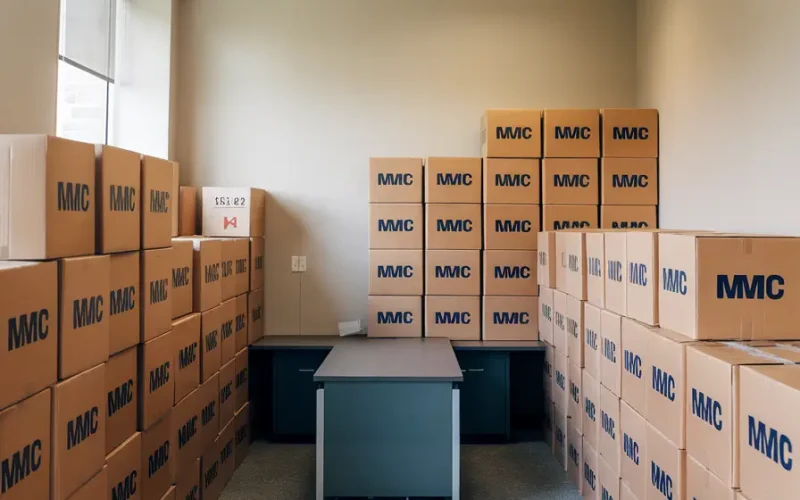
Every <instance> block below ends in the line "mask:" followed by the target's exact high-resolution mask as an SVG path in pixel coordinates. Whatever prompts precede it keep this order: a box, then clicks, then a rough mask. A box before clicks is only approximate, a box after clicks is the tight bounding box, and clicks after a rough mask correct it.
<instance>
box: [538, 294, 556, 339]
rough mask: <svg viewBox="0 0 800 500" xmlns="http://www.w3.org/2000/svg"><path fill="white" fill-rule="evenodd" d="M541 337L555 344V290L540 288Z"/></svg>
mask: <svg viewBox="0 0 800 500" xmlns="http://www.w3.org/2000/svg"><path fill="white" fill-rule="evenodd" d="M538 325H539V339H540V340H543V341H544V342H547V343H548V344H550V345H553V328H554V327H553V290H551V289H550V288H547V287H544V286H542V287H540V288H539V322H538Z"/></svg>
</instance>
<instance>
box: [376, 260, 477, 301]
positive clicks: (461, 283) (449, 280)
mask: <svg viewBox="0 0 800 500" xmlns="http://www.w3.org/2000/svg"><path fill="white" fill-rule="evenodd" d="M420 260H421V258H420ZM370 293H373V292H372V289H370ZM425 294H426V295H475V296H477V295H480V294H481V252H480V250H428V251H426V252H425ZM419 295H421V294H419Z"/></svg>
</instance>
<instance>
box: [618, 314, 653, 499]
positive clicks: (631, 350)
mask: <svg viewBox="0 0 800 500" xmlns="http://www.w3.org/2000/svg"><path fill="white" fill-rule="evenodd" d="M652 335H653V333H652V331H651V329H650V328H649V327H647V326H645V325H643V324H641V323H637V322H636V321H634V320H632V319H629V318H622V347H623V349H624V353H623V356H622V359H621V360H620V362H621V364H622V379H621V381H622V386H621V388H622V394H621V395H620V396H621V397H622V399H623V400H625V402H626V403H628V404H629V405H630V406H631V408H633V409H634V410H636V411H637V412H639V413H640V414H642V415H646V414H647V380H648V379H647V370H648V369H649V368H650V367H651V366H652V365H651V364H650V362H651V360H650V352H649V349H648V347H649V345H650V337H651V336H652ZM637 496H639V495H637Z"/></svg>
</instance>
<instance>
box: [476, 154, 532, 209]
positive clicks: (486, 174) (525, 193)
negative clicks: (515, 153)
mask: <svg viewBox="0 0 800 500" xmlns="http://www.w3.org/2000/svg"><path fill="white" fill-rule="evenodd" d="M539 171H540V168H539V160H533V159H524V158H512V159H508V158H484V159H483V202H484V203H509V204H515V205H516V204H520V205H529V204H539V201H540V197H539Z"/></svg>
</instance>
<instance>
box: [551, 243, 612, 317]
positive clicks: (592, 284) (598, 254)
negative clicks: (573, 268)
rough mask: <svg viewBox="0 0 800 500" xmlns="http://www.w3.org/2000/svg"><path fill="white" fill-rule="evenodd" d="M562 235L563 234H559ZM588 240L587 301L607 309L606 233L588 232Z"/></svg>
mask: <svg viewBox="0 0 800 500" xmlns="http://www.w3.org/2000/svg"><path fill="white" fill-rule="evenodd" d="M559 234H561V233H559ZM584 238H585V240H586V301H587V302H589V303H590V304H592V305H593V306H596V307H598V308H600V309H603V308H605V307H606V280H605V277H604V276H603V273H604V271H603V269H604V268H605V264H606V251H605V233H603V232H587V233H586V236H585V237H584Z"/></svg>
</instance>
